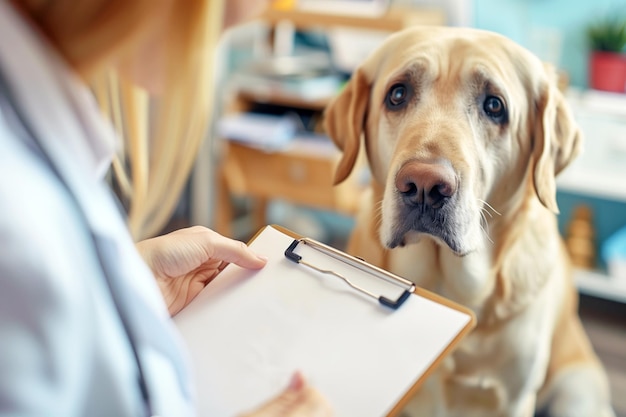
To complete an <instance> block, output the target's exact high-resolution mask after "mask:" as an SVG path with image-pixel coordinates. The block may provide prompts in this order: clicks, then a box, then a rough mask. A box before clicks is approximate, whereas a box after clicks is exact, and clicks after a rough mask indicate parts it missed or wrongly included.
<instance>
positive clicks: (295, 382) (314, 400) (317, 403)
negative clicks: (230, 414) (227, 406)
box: [239, 373, 334, 417]
mask: <svg viewBox="0 0 626 417" xmlns="http://www.w3.org/2000/svg"><path fill="white" fill-rule="evenodd" d="M333 415H334V413H333V411H332V409H331V407H330V405H329V404H328V403H327V402H326V400H325V399H324V397H322V395H321V394H320V393H319V392H318V391H316V390H315V389H314V388H312V387H311V386H310V385H308V384H307V383H306V382H305V381H304V378H303V377H302V375H301V374H300V373H295V374H294V375H293V377H292V379H291V382H290V383H289V386H288V387H287V388H286V389H285V390H284V391H283V392H281V393H280V394H279V395H278V396H276V397H274V398H273V399H271V400H269V401H268V402H266V403H265V404H263V405H262V406H261V407H260V408H258V409H257V410H255V411H252V412H250V413H246V414H243V415H241V416H239V417H332V416H333Z"/></svg>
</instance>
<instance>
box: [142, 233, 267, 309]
mask: <svg viewBox="0 0 626 417" xmlns="http://www.w3.org/2000/svg"><path fill="white" fill-rule="evenodd" d="M137 250H138V251H139V253H140V254H141V256H142V257H143V259H144V260H145V261H146V263H147V264H148V266H149V267H150V269H151V270H152V273H153V274H154V276H155V277H156V280H157V283H158V284H159V288H160V289H161V293H162V294H163V298H164V299H165V303H166V304H167V308H168V310H169V312H170V314H171V315H172V316H173V315H175V314H176V313H178V312H179V311H180V310H182V309H183V308H184V307H185V306H186V305H187V304H189V302H191V300H193V299H194V298H195V297H196V296H197V295H198V294H199V293H200V291H201V290H202V289H203V288H204V287H205V286H206V285H207V284H208V283H209V282H211V280H212V279H213V278H215V276H216V275H217V274H218V273H219V272H220V271H221V270H222V269H224V267H225V266H226V265H228V264H229V263H234V264H237V265H239V266H241V267H243V268H249V269H259V268H262V267H263V266H264V265H265V263H266V261H267V260H266V259H265V258H262V257H259V256H258V255H256V254H255V253H254V252H252V250H250V249H249V248H248V247H247V246H246V244H245V243H243V242H239V241H237V240H232V239H229V238H227V237H224V236H222V235H220V234H218V233H216V232H214V231H213V230H210V229H207V228H205V227H201V226H194V227H190V228H186V229H180V230H177V231H175V232H172V233H169V234H167V235H163V236H158V237H155V238H152V239H147V240H143V241H141V242H139V243H137Z"/></svg>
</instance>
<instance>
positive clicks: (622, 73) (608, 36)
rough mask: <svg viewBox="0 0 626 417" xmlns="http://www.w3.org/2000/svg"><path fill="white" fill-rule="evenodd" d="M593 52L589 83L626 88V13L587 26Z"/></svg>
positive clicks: (619, 89) (612, 88)
mask: <svg viewBox="0 0 626 417" xmlns="http://www.w3.org/2000/svg"><path fill="white" fill-rule="evenodd" d="M587 36H588V39H589V43H590V48H591V55H590V59H589V87H591V88H593V89H596V90H604V91H612V92H617V93H625V92H626V53H625V49H626V17H616V16H612V17H608V18H606V19H604V20H602V21H597V22H595V23H594V24H592V25H591V26H589V28H588V30H587Z"/></svg>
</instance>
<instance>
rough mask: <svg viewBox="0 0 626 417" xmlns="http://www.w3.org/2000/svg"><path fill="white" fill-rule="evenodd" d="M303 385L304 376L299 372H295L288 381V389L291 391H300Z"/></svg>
mask: <svg viewBox="0 0 626 417" xmlns="http://www.w3.org/2000/svg"><path fill="white" fill-rule="evenodd" d="M302 387H304V377H303V376H302V374H301V373H300V372H296V373H294V374H293V376H292V377H291V381H289V389H290V390H291V391H300V390H301V389H302Z"/></svg>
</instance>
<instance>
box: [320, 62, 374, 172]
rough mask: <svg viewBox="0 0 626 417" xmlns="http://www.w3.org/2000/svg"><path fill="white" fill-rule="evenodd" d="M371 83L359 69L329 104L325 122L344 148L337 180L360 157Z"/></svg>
mask: <svg viewBox="0 0 626 417" xmlns="http://www.w3.org/2000/svg"><path fill="white" fill-rule="evenodd" d="M369 95H370V85H369V82H368V81H367V79H366V77H365V74H364V73H363V71H362V70H361V69H357V70H356V71H355V72H354V74H353V75H352V78H351V79H350V81H348V83H347V84H346V86H345V87H344V89H343V90H342V91H341V93H339V94H338V95H337V96H336V97H335V98H334V99H333V100H332V101H331V102H330V103H329V104H328V106H327V107H326V110H325V112H324V126H325V129H326V133H327V134H328V136H330V138H331V139H332V140H333V142H335V145H337V147H338V148H339V149H341V151H342V152H343V155H342V157H341V160H340V161H339V165H338V166H337V170H336V171H335V184H339V183H340V182H342V181H343V180H345V179H346V178H347V177H348V175H350V172H352V168H354V164H355V162H356V159H357V155H358V153H359V146H360V143H361V134H362V133H363V127H364V123H365V112H366V111H367V105H368V102H369Z"/></svg>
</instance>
